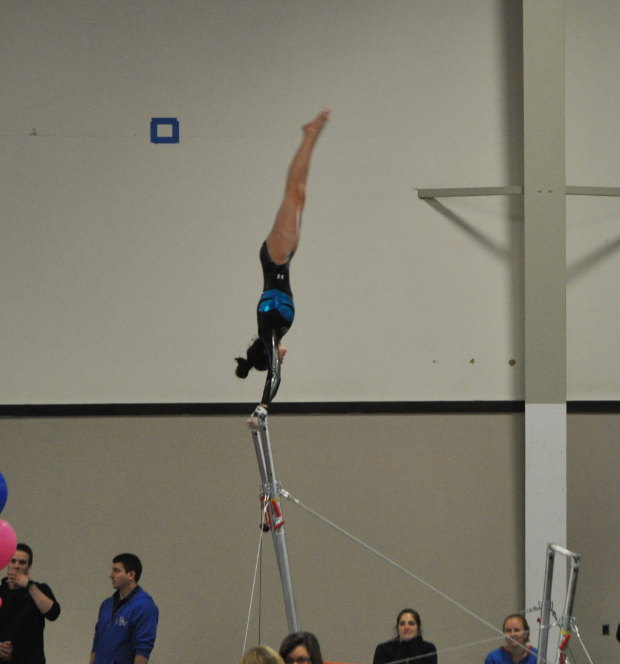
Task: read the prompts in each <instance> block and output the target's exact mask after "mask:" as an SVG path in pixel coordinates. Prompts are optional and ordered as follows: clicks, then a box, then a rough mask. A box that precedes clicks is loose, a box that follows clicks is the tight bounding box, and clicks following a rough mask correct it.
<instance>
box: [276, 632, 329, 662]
mask: <svg viewBox="0 0 620 664" xmlns="http://www.w3.org/2000/svg"><path fill="white" fill-rule="evenodd" d="M298 646H304V648H305V649H306V650H307V651H308V655H310V660H311V662H312V664H323V656H322V655H321V647H320V646H319V642H318V639H317V638H316V636H314V634H311V633H310V632H296V633H295V634H289V635H288V636H287V637H285V638H284V641H282V645H281V646H280V657H282V659H283V660H284V661H285V662H286V658H287V657H288V656H289V655H290V654H291V653H292V652H293V650H295V648H297V647H298Z"/></svg>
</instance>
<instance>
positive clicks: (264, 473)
mask: <svg viewBox="0 0 620 664" xmlns="http://www.w3.org/2000/svg"><path fill="white" fill-rule="evenodd" d="M258 410H259V409H257V410H256V411H254V415H256V414H257V412H258ZM252 438H253V439H254V448H255V449H256V459H257V460H258V470H259V472H260V479H261V494H260V495H261V504H262V506H263V509H265V516H266V517H268V518H267V519H266V522H267V524H268V525H269V527H270V530H271V536H272V538H273V546H274V549H275V553H276V560H277V561H278V569H279V570H280V579H281V581H282V592H283V594H284V608H285V610H286V621H287V624H288V631H289V634H293V633H295V632H300V631H301V625H300V622H299V615H298V613H297V606H296V604H295V595H294V593H293V580H292V577H291V568H290V565H289V558H288V549H287V548H286V537H285V535H284V519H283V518H282V512H281V510H280V491H281V490H282V486H281V485H280V482H278V481H277V480H276V471H275V468H274V464H273V454H272V453H271V442H270V440H269V422H268V417H267V411H266V410H265V409H261V414H260V415H259V416H258V428H257V429H252ZM265 505H266V506H265Z"/></svg>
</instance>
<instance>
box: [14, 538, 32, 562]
mask: <svg viewBox="0 0 620 664" xmlns="http://www.w3.org/2000/svg"><path fill="white" fill-rule="evenodd" d="M15 551H23V552H24V553H27V554H28V558H29V562H28V567H30V566H31V565H32V549H31V548H30V547H29V546H28V545H27V544H24V543H23V542H18V543H17V546H16V547H15Z"/></svg>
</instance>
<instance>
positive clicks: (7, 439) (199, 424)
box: [0, 414, 620, 664]
mask: <svg viewBox="0 0 620 664" xmlns="http://www.w3.org/2000/svg"><path fill="white" fill-rule="evenodd" d="M243 421H244V418H242V417H178V418H177V417H169V418H157V417H153V418H66V419H63V418H60V419H4V420H0V449H1V450H2V456H1V457H0V471H2V473H3V474H4V475H5V477H6V480H7V483H8V486H9V502H8V504H7V507H6V508H5V510H4V512H3V513H2V518H5V519H6V520H8V521H9V522H10V523H11V524H12V525H13V526H14V527H15V529H16V531H17V533H18V537H19V538H20V539H22V540H25V541H27V542H29V543H30V544H31V545H32V546H33V548H34V549H35V564H34V568H33V578H35V579H37V580H44V581H46V582H48V583H50V585H51V586H52V588H53V589H54V591H55V592H56V594H57V596H58V599H59V600H60V602H61V605H62V608H63V612H62V614H61V616H60V618H59V620H58V622H57V623H56V624H51V625H49V626H48V629H47V630H46V642H47V653H48V661H49V663H50V664H55V663H56V662H58V663H62V664H73V663H74V662H75V663H76V664H77V663H83V662H84V661H86V658H87V657H88V654H89V652H90V645H91V637H92V630H93V627H94V622H95V619H96V613H97V609H98V606H99V604H100V602H101V601H102V600H103V599H104V598H105V597H106V596H107V595H109V594H110V592H111V591H110V585H109V580H108V579H107V574H108V572H109V567H110V562H111V558H112V556H113V555H114V554H115V553H119V552H121V551H124V550H129V551H134V552H136V553H138V554H139V555H140V556H141V558H142V559H143V562H144V566H145V572H144V576H143V580H142V581H143V586H144V588H145V589H146V590H147V591H149V592H150V593H151V594H152V595H153V596H154V597H155V599H156V601H157V603H158V605H159V607H160V610H161V618H160V629H159V635H158V640H157V645H156V648H155V651H154V653H153V656H152V662H153V664H158V663H160V664H161V663H163V662H166V664H172V663H176V662H179V663H181V662H183V663H184V664H187V663H194V662H195V663H198V662H218V663H219V662H222V663H227V662H230V663H234V662H236V661H237V660H238V659H239V657H240V655H241V651H242V647H243V637H244V630H245V624H246V620H247V613H248V607H249V600H250V592H251V584H252V575H253V572H254V565H255V562H256V554H257V547H258V542H259V535H260V532H259V528H258V524H259V519H260V514H259V502H258V488H259V477H258V470H257V467H256V459H255V455H254V448H253V445H252V440H251V436H250V434H249V432H248V431H247V429H246V428H245V427H244V424H243ZM523 431H524V426H523V415H522V414H493V415H366V416H342V415H340V416H274V417H272V418H271V437H272V444H273V450H274V456H275V462H276V469H277V473H278V479H280V480H281V482H282V484H283V486H284V487H285V488H286V489H287V490H289V491H290V492H291V493H292V494H293V495H295V496H296V497H297V498H299V499H300V500H301V501H302V502H304V503H305V504H307V505H308V506H310V507H312V508H313V509H314V510H316V511H317V512H319V513H320V514H323V515H324V516H325V517H327V518H329V519H331V520H332V521H334V522H336V523H337V524H338V525H340V526H342V527H343V528H345V529H346V530H348V531H349V532H351V533H353V534H354V535H355V536H357V537H359V538H360V539H361V540H363V541H364V542H367V543H368V544H369V545H370V546H372V547H374V548H376V549H378V550H379V551H381V552H382V553H384V554H385V555H387V556H389V557H391V558H393V559H394V560H395V561H397V562H398V563H399V564H401V565H402V566H403V567H405V568H406V569H408V570H410V571H412V572H413V573H415V574H416V575H418V576H419V577H421V578H422V579H423V580H425V581H426V582H428V583H430V584H432V585H433V586H435V587H437V588H438V589H440V590H442V591H443V592H445V593H446V594H448V595H449V596H450V597H452V598H453V599H455V600H457V601H458V602H460V603H462V604H463V605H464V606H466V607H467V608H469V609H470V610H471V611H473V612H474V613H476V614H478V615H480V616H482V617H484V618H485V619H486V620H489V621H490V622H492V623H493V624H497V625H499V624H501V619H502V618H503V616H504V615H505V614H506V613H508V612H511V611H514V610H518V609H522V608H524V607H523V603H524V598H523V565H524V560H523V526H524V524H523V518H524V516H523V502H524V496H523V484H524V477H523V472H524V471H523V461H524V460H523V436H524V433H523ZM616 432H620V417H618V416H607V415H605V416H603V415H597V416H570V417H569V542H568V545H569V546H570V547H572V548H574V550H577V551H579V552H580V553H582V554H583V561H584V562H583V570H582V574H581V578H580V580H579V587H578V599H577V605H576V614H577V618H578V619H579V623H580V625H581V631H582V635H583V636H584V639H586V641H587V643H588V646H589V647H590V646H591V650H593V651H594V653H597V652H600V653H603V652H615V653H617V648H616V646H618V645H620V644H617V643H616V641H615V637H613V636H611V637H605V638H603V637H600V636H599V634H600V624H599V623H602V622H609V623H613V621H614V620H618V619H620V616H618V615H617V614H614V610H615V607H616V604H615V602H614V599H615V597H616V596H617V592H615V590H616V588H617V586H618V582H617V581H616V579H617V577H618V574H617V573H616V572H615V570H614V563H615V554H614V550H615V544H614V543H615V529H614V528H613V524H612V523H611V522H612V519H613V518H614V517H615V514H616V513H618V506H619V505H618V503H619V502H620V489H618V482H617V480H616V478H617V477H618V473H617V470H616V466H615V465H614V464H616V461H615V455H614V450H615V446H616V443H615V441H616V439H617V435H616ZM283 509H284V516H285V519H286V529H287V538H288V544H289V550H290V558H291V567H292V573H293V581H294V585H295V591H296V595H297V601H298V605H299V612H300V616H301V621H302V626H303V627H304V628H305V629H309V630H311V631H314V632H315V633H316V634H317V636H318V637H319V639H320V641H321V643H322V646H323V650H324V655H325V657H326V659H329V660H335V661H343V662H359V663H360V664H363V663H367V662H371V661H372V655H373V651H374V647H375V645H376V644H377V643H378V642H379V641H382V640H385V639H387V638H389V637H390V635H391V628H392V624H393V621H394V619H395V616H396V613H397V611H398V610H399V609H400V608H402V607H404V606H408V605H411V606H413V607H414V608H416V609H418V610H419V611H420V613H421V615H422V620H423V624H424V628H425V632H426V637H427V638H428V639H429V640H431V641H433V642H435V644H436V645H437V647H438V648H439V649H440V650H441V649H447V648H452V647H456V646H464V645H466V644H470V643H472V642H474V641H478V640H482V639H487V638H493V637H494V634H493V632H492V631H491V630H490V629H488V628H486V627H484V626H483V625H481V624H480V623H479V622H478V621H476V620H475V619H474V618H472V617H471V616H470V615H468V614H467V613H465V612H464V611H462V610H460V609H458V608H455V607H453V606H452V605H451V604H450V603H449V602H447V601H446V600H445V599H443V598H441V597H439V596H438V595H436V594H435V593H433V592H431V591H429V590H428V589H426V588H424V587H422V586H421V585H420V584H418V583H416V582H415V581H414V580H412V579H410V578H408V577H406V576H405V575H403V574H402V573H401V572H398V571H397V570H395V569H393V568H391V567H389V566H388V565H387V564H386V563H384V562H382V561H381V560H379V559H377V558H375V557H373V556H372V555H371V554H369V553H368V552H366V551H365V550H363V549H361V548H360V547H358V546H357V545H356V544H354V543H352V542H350V541H349V540H347V539H346V538H344V537H343V536H342V535H340V534H338V533H336V532H334V531H333V530H331V529H329V528H327V527H326V526H324V525H323V524H321V523H319V522H317V521H316V520H315V519H314V518H313V517H311V516H310V515H308V514H307V513H306V512H304V511H303V510H300V509H299V508H298V507H296V506H294V505H292V504H289V503H284V505H283ZM543 555H544V553H543ZM618 581H620V579H619V580H618ZM257 593H258V589H257ZM257 600H258V596H256V597H255V604H254V610H253V613H252V617H251V623H250V625H251V627H250V637H249V643H250V644H254V643H256V642H257V641H258V627H259V618H258V601H257ZM260 629H261V634H260V640H261V641H262V642H265V643H269V644H272V645H275V646H277V645H278V644H279V641H280V640H281V638H282V637H283V636H284V635H285V632H286V622H285V617H284V612H283V608H282V598H281V589H280V584H279V579H278V576H277V570H276V566H275V561H274V556H273V547H272V544H271V541H270V536H269V535H268V536H266V537H265V539H264V557H263V564H262V601H261V616H260ZM612 630H613V631H614V632H615V625H613V624H612ZM497 645H499V640H497V641H495V642H489V643H485V644H479V645H477V646H471V647H467V648H463V649H461V650H458V651H455V652H450V653H445V654H443V655H441V656H440V662H441V664H450V663H455V664H456V663H457V662H459V663H463V664H469V663H471V664H474V663H478V664H479V663H480V662H481V661H483V658H484V654H485V653H486V652H488V651H489V650H491V649H492V648H493V647H497ZM605 648H607V650H604V649H605ZM610 649H611V650H610ZM595 661H597V660H596V659H595ZM598 661H612V658H610V657H604V658H602V659H601V658H600V657H599V660H598Z"/></svg>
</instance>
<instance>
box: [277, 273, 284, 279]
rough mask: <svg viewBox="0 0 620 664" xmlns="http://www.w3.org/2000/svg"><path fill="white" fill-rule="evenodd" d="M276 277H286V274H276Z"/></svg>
mask: <svg viewBox="0 0 620 664" xmlns="http://www.w3.org/2000/svg"><path fill="white" fill-rule="evenodd" d="M276 279H284V275H283V274H276Z"/></svg>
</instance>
